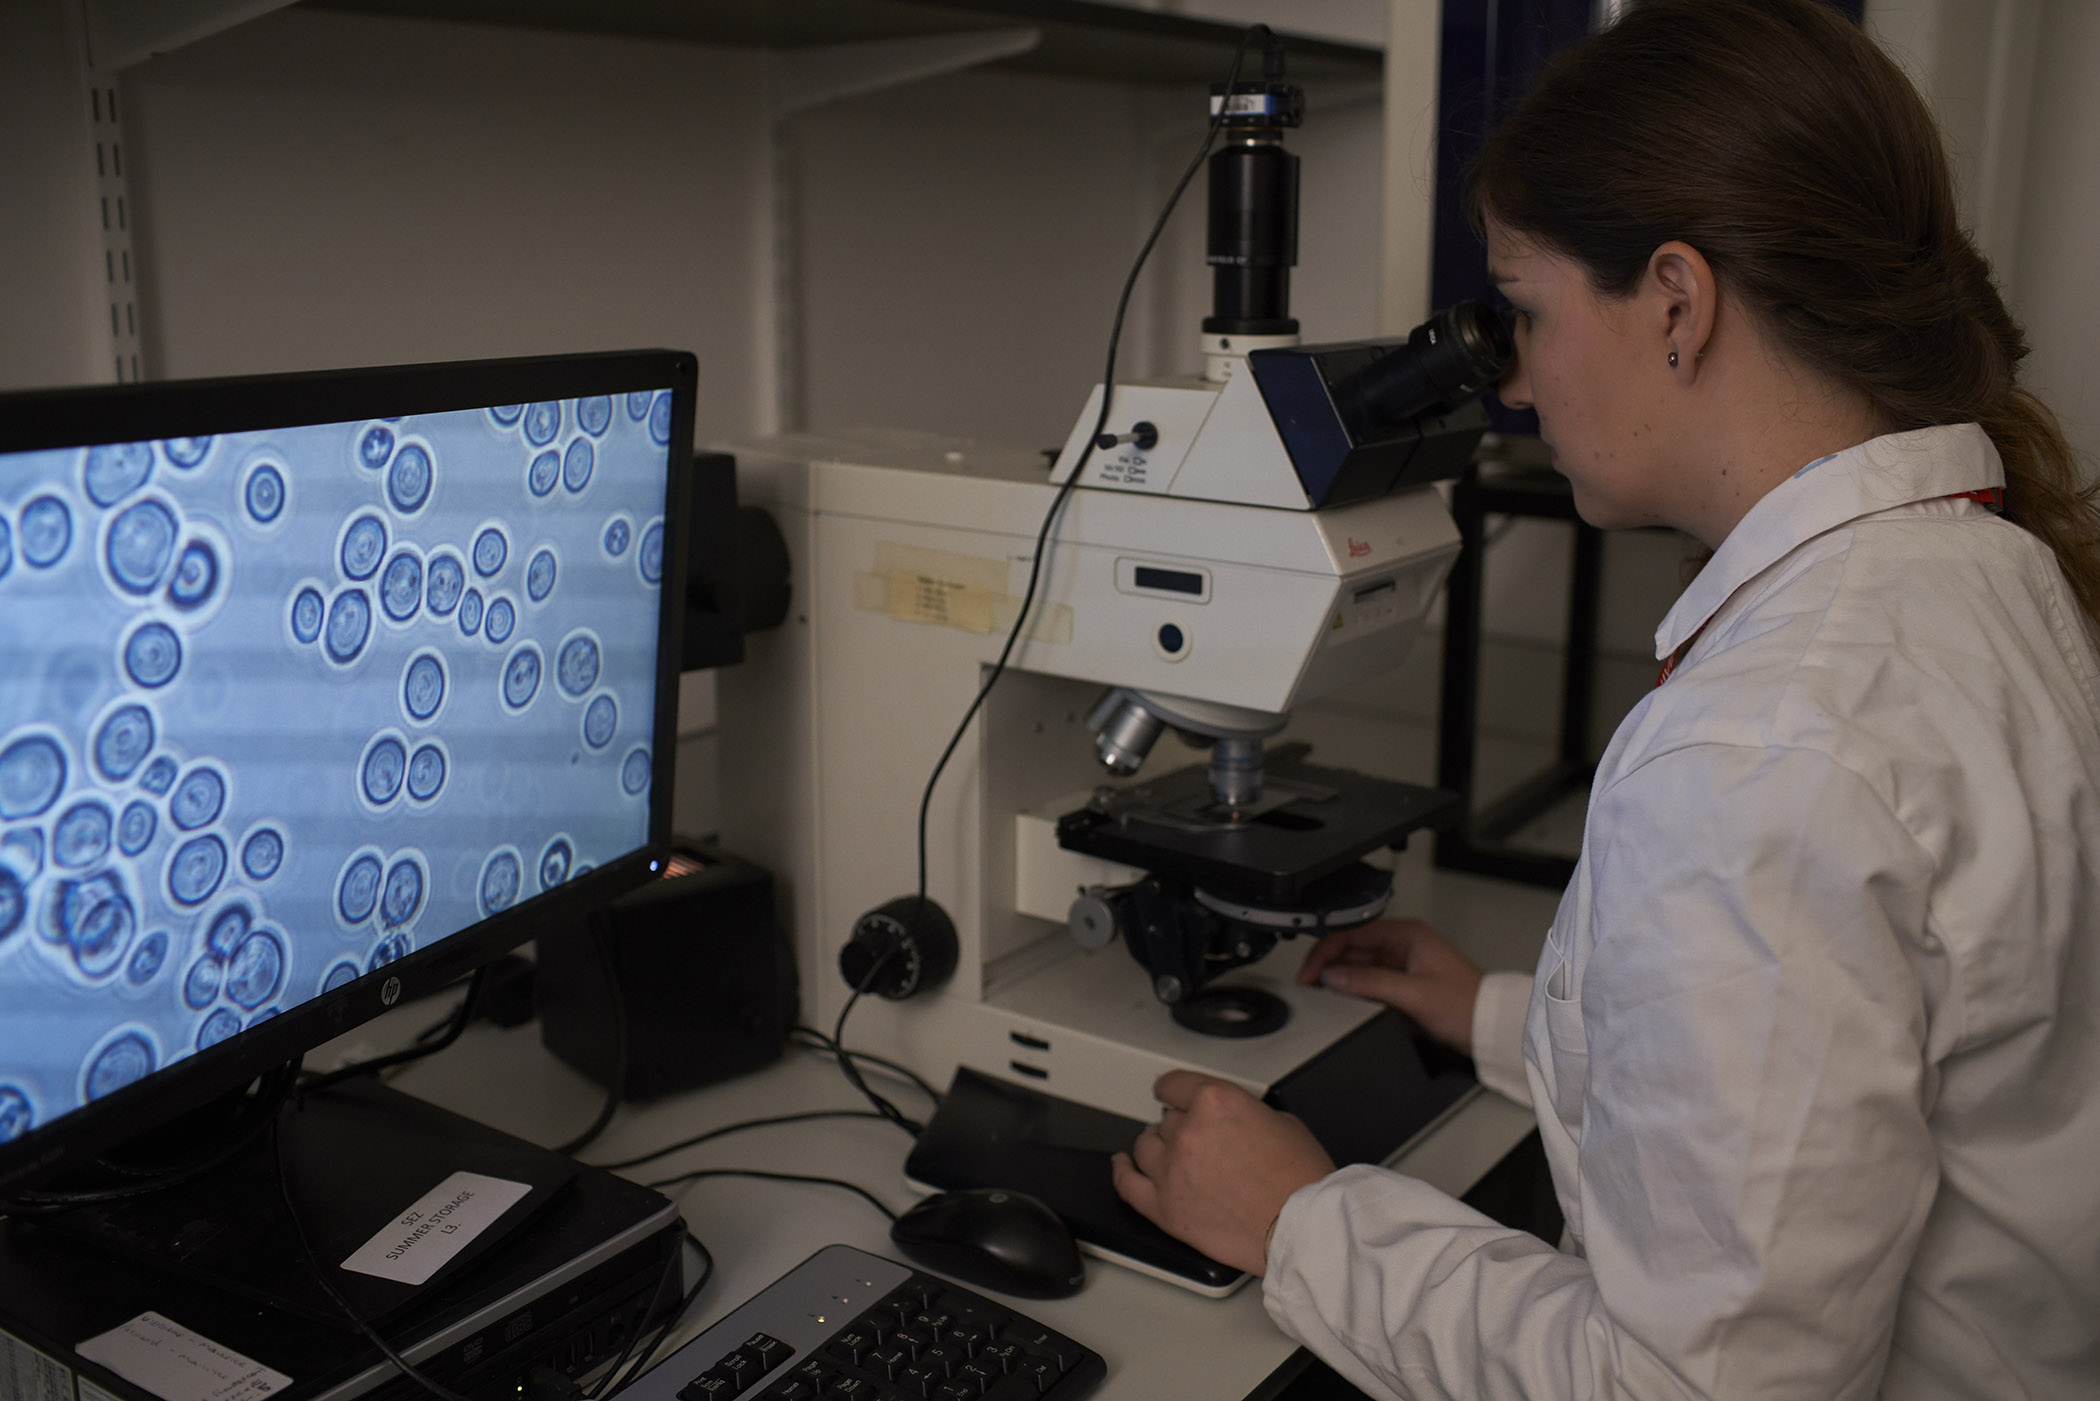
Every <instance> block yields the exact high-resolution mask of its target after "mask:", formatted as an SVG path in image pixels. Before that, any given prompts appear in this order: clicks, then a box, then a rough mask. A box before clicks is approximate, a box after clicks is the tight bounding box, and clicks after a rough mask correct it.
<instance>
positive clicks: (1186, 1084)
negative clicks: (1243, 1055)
mask: <svg viewBox="0 0 2100 1401" xmlns="http://www.w3.org/2000/svg"><path fill="white" fill-rule="evenodd" d="M1230 1083H1231V1082H1230V1081H1226V1080H1220V1079H1219V1078H1218V1077H1217V1076H1215V1075H1204V1074H1202V1073H1201V1072H1199V1071H1194V1070H1170V1071H1168V1072H1167V1073H1166V1074H1164V1075H1162V1076H1160V1077H1159V1078H1158V1079H1157V1080H1155V1081H1153V1082H1152V1097H1153V1098H1154V1099H1156V1100H1158V1101H1159V1102H1160V1103H1161V1104H1164V1105H1165V1106H1166V1107H1167V1108H1168V1110H1170V1111H1172V1110H1176V1109H1179V1110H1182V1111H1184V1112H1186V1111H1187V1110H1189V1109H1190V1108H1193V1107H1194V1105H1195V1103H1196V1096H1197V1095H1198V1094H1199V1093H1200V1092H1201V1091H1202V1090H1203V1088H1204V1086H1206V1085H1229V1084H1230Z"/></svg>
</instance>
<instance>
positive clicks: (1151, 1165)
mask: <svg viewBox="0 0 2100 1401" xmlns="http://www.w3.org/2000/svg"><path fill="white" fill-rule="evenodd" d="M1122 1156H1124V1157H1127V1158H1129V1159H1130V1161H1131V1162H1132V1164H1133V1165H1135V1166H1136V1168H1137V1170H1138V1171H1139V1172H1142V1173H1144V1174H1145V1175H1146V1176H1147V1177H1157V1176H1159V1173H1160V1170H1161V1169H1163V1168H1164V1167H1165V1166H1166V1165H1167V1139H1166V1135H1165V1134H1163V1133H1161V1132H1160V1130H1159V1126H1158V1125H1156V1124H1154V1125H1151V1126H1148V1127H1147V1128H1146V1130H1145V1131H1144V1132H1143V1133H1141V1134H1139V1135H1138V1136H1137V1141H1136V1142H1135V1143H1132V1144H1131V1145H1130V1151H1129V1152H1128V1153H1126V1154H1124V1155H1122Z"/></svg>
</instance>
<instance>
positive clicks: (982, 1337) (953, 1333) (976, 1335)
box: [948, 1322, 992, 1357]
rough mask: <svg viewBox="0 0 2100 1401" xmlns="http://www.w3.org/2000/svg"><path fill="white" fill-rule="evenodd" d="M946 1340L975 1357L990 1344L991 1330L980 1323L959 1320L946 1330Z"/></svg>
mask: <svg viewBox="0 0 2100 1401" xmlns="http://www.w3.org/2000/svg"><path fill="white" fill-rule="evenodd" d="M948 1341H949V1342H951V1343H955V1344H957V1345H959V1346H960V1347H961V1348H962V1350H963V1351H964V1352H967V1353H969V1354H970V1356H972V1357H975V1356H976V1355H977V1354H978V1353H980V1352H982V1351H983V1350H984V1349H985V1348H987V1347H989V1346H990V1345H991V1341H992V1330H991V1329H989V1328H987V1327H985V1326H984V1325H983V1324H981V1323H969V1322H961V1323H957V1324H956V1325H955V1326H954V1327H953V1328H950V1329H949V1330H948Z"/></svg>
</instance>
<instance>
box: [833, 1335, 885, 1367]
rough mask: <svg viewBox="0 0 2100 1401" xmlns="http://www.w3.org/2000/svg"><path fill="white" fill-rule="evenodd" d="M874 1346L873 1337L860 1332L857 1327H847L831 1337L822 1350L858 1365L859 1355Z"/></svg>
mask: <svg viewBox="0 0 2100 1401" xmlns="http://www.w3.org/2000/svg"><path fill="white" fill-rule="evenodd" d="M874 1347H875V1339H873V1338H871V1337H869V1336H868V1335H867V1334H866V1333H863V1332H861V1331H860V1329H858V1328H847V1329H844V1330H843V1331H841V1332H840V1333H839V1335H838V1336H837V1337H835V1338H833V1339H832V1340H831V1342H830V1343H829V1344H828V1345H827V1346H826V1347H825V1349H824V1351H826V1352H828V1353H830V1354H831V1355H832V1356H833V1357H836V1358H837V1359H838V1360H839V1361H841V1362H849V1363H852V1364H853V1365H855V1366H858V1365H860V1359H861V1355H862V1354H863V1353H867V1352H870V1351H873V1349H874Z"/></svg>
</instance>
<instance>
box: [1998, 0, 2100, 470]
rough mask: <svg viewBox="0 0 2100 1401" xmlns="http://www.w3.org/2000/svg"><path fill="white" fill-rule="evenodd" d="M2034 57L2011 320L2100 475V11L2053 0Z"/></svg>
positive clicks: (2037, 381)
mask: <svg viewBox="0 0 2100 1401" xmlns="http://www.w3.org/2000/svg"><path fill="white" fill-rule="evenodd" d="M2035 52H2036V55H2037V61H2036V65H2035V69H2034V91H2033V98H2032V106H2031V107H2030V109H2029V124H2028V129H2027V154H2026V168H2025V170H2024V171H2023V173H2022V178H2021V182H2020V188H2021V194H2022V198H2021V207H2020V222H2019V226H2018V229H2017V231H2016V242H2015V244H2014V247H2015V262H2014V265H2013V266H2014V274H2013V280H2012V303H2013V313H2014V315H2016V316H2018V317H2019V318H2020V319H2021V320H2022V321H2024V322H2025V323H2026V326H2027V335H2028V339H2029V341H2030V342H2031V344H2032V345H2033V347H2034V352H2033V355H2032V357H2031V358H2030V359H2029V360H2028V362H2027V368H2026V377H2027V379H2028V381H2029V382H2030V383H2031V384H2033V385H2034V387H2035V388H2036V390H2037V391H2038V392H2039V393H2040V394H2041V395H2042V397H2043V398H2044V399H2046V400H2048V402H2049V403H2050V405H2051V406H2052V407H2054V408H2055V409H2056V412H2057V414H2058V416H2059V417H2061V418H2062V419H2063V421H2064V428H2065V430H2066V431H2067V432H2068V433H2069V435H2070V438H2071V443H2072V445H2073V446H2074V447H2076V448H2077V449H2078V450H2079V452H2080V453H2081V454H2082V455H2083V457H2084V459H2085V463H2086V468H2087V471H2088V473H2089V474H2100V336H2096V335H2095V328H2096V327H2100V259H2096V258H2095V257H2094V254H2093V248H2094V240H2095V236H2096V231H2100V156H2096V154H2095V153H2100V82H2096V81H2095V77H2094V75H2095V74H2100V5H2095V4H2093V3H2091V0H2049V3H2048V4H2046V5H2045V6H2044V7H2043V9H2042V14H2041V22H2040V26H2039V36H2038V42H2037V44H2036V46H2035Z"/></svg>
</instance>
